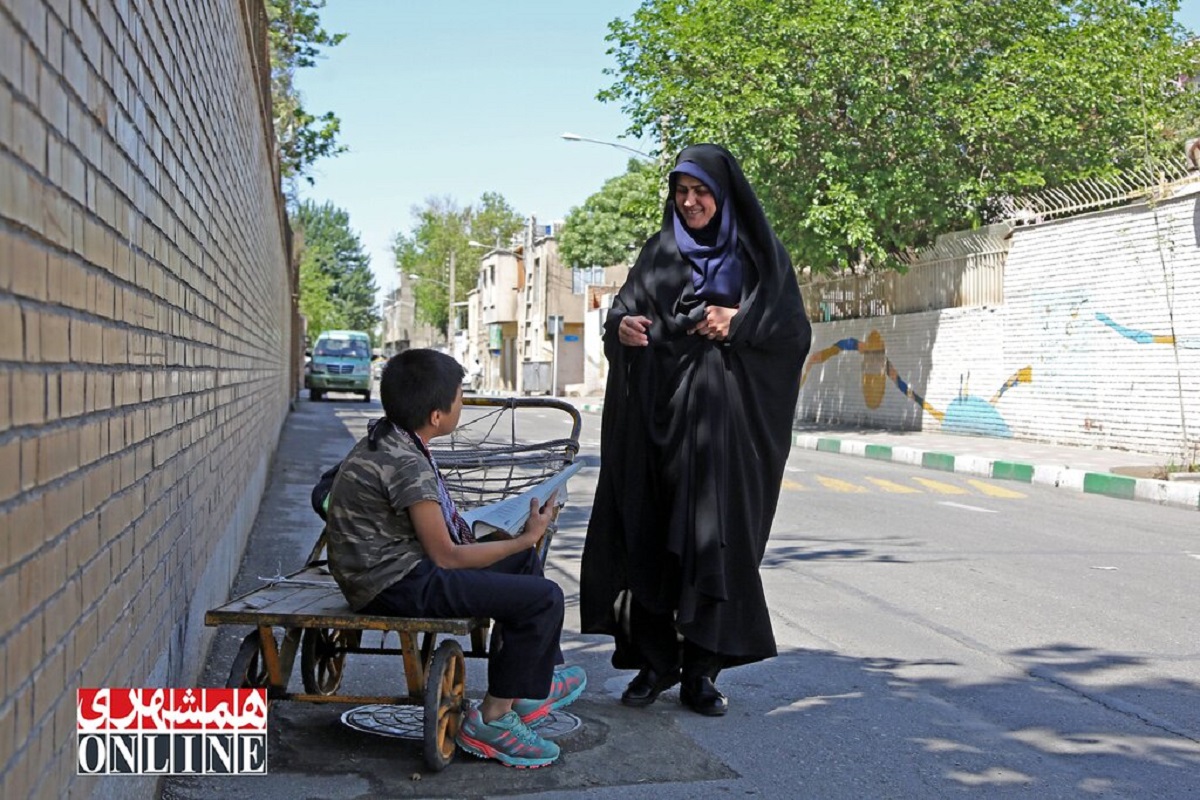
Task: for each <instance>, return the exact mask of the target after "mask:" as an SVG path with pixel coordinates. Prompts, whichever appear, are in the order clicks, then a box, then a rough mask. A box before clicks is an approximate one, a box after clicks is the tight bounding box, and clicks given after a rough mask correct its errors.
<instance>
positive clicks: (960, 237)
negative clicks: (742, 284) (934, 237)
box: [801, 224, 1012, 322]
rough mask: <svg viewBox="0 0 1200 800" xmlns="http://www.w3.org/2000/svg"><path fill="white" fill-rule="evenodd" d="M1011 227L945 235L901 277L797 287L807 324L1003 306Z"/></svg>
mask: <svg viewBox="0 0 1200 800" xmlns="http://www.w3.org/2000/svg"><path fill="white" fill-rule="evenodd" d="M1011 231H1012V226H1011V225H1008V224H1000V225H990V226H988V227H986V228H981V229H979V230H977V231H966V232H962V233H952V234H946V235H944V236H940V237H938V241H937V244H935V245H934V246H933V247H931V248H929V249H928V250H925V251H923V252H922V253H920V254H918V256H917V257H916V258H914V259H913V260H912V262H911V263H910V264H909V265H908V269H907V271H906V272H898V271H894V270H888V271H879V272H864V273H860V274H854V275H844V276H840V277H836V278H822V279H816V280H813V281H811V282H809V283H808V284H806V285H804V286H802V287H801V290H802V292H803V294H804V305H805V307H806V309H807V311H808V315H809V319H811V320H812V321H813V322H831V321H833V320H837V319H861V318H864V317H883V316H889V315H891V314H910V313H913V312H917V311H933V310H935V309H939V308H959V307H966V306H992V305H999V304H1000V303H1003V302H1004V260H1005V258H1006V256H1007V255H1008V235H1009V233H1010V232H1011Z"/></svg>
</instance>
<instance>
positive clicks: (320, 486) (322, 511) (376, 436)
mask: <svg viewBox="0 0 1200 800" xmlns="http://www.w3.org/2000/svg"><path fill="white" fill-rule="evenodd" d="M390 428H391V423H388V422H387V417H382V418H380V419H376V420H372V421H371V422H370V423H368V425H367V446H368V447H370V448H371V449H372V450H375V449H376V448H378V447H379V440H380V439H382V438H383V437H384V435H385V434H386V433H387V432H388V431H389V430H390ZM341 467H342V462H340V461H339V462H338V463H336V464H334V465H333V466H332V467H330V468H329V469H327V470H325V471H324V472H322V473H321V477H320V478H319V479H318V480H317V485H316V486H314V487H313V490H312V508H313V511H315V512H317V516H318V517H320V518H321V519H323V520H328V512H329V492H330V490H332V489H333V479H334V478H336V477H337V474H338V470H339V469H341Z"/></svg>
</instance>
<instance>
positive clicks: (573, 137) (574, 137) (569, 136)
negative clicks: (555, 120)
mask: <svg viewBox="0 0 1200 800" xmlns="http://www.w3.org/2000/svg"><path fill="white" fill-rule="evenodd" d="M562 138H564V139H566V140H567V141H568V142H591V143H592V144H602V145H607V146H608V147H616V148H618V149H621V150H628V151H629V152H630V153H633V154H634V155H635V156H641V157H642V158H644V159H646V160H647V161H654V160H655V158H654V156H652V155H650V154H649V153H643V152H642V151H641V150H638V149H636V148H633V147H630V146H628V145H624V144H620V143H619V142H606V141H603V140H601V139H589V138H588V137H586V136H580V135H579V134H578V133H564V134H563V135H562Z"/></svg>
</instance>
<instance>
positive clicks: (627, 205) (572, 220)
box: [558, 158, 665, 267]
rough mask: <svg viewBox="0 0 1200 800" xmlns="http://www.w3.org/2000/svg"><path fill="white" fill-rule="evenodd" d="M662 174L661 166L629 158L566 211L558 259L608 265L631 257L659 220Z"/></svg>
mask: <svg viewBox="0 0 1200 800" xmlns="http://www.w3.org/2000/svg"><path fill="white" fill-rule="evenodd" d="M664 179H665V175H664V174H663V170H662V169H661V167H660V165H657V164H650V163H647V162H645V161H639V160H638V159H636V158H631V159H630V160H629V165H628V167H627V168H626V171H625V174H624V175H618V176H617V177H615V178H612V179H610V180H608V181H606V182H605V184H604V186H602V187H601V188H600V191H598V192H596V193H595V194H594V195H592V196H591V197H589V198H588V199H587V200H586V201H585V202H584V204H583V205H582V206H577V207H575V208H572V209H571V211H570V212H569V213H568V214H567V219H566V221H565V224H564V226H563V232H562V236H561V237H560V239H559V242H558V254H559V258H561V259H562V262H563V263H564V264H567V265H569V266H571V267H594V266H598V267H607V266H612V265H613V264H623V263H625V262H627V261H631V260H632V258H633V257H634V256H636V255H637V250H638V248H639V247H641V245H642V243H643V242H644V241H645V240H646V239H647V238H648V237H649V236H650V235H651V234H653V233H654V232H655V231H656V230H658V228H659V226H660V225H661V224H662V212H663V180H664Z"/></svg>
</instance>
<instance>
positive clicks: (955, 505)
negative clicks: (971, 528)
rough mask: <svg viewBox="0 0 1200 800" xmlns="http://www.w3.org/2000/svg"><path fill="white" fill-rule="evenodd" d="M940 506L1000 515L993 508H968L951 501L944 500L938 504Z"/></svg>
mask: <svg viewBox="0 0 1200 800" xmlns="http://www.w3.org/2000/svg"><path fill="white" fill-rule="evenodd" d="M938 505H939V506H950V508H961V509H964V510H966V511H978V512H979V513H981V514H997V513H999V512H998V511H996V510H995V509H992V508H980V507H979V506H968V505H964V504H963V503H951V502H950V501H949V500H942V501H940V502H939V503H938Z"/></svg>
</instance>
